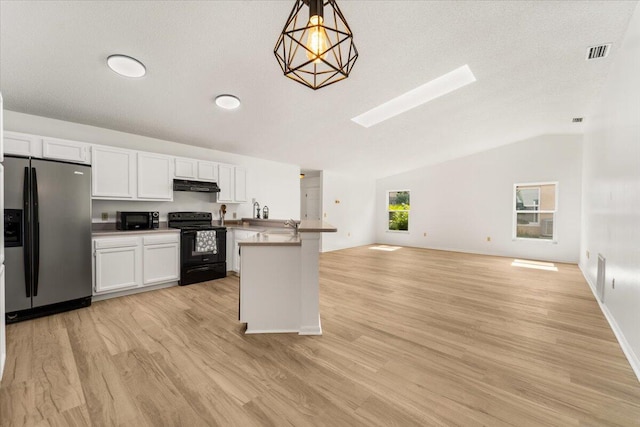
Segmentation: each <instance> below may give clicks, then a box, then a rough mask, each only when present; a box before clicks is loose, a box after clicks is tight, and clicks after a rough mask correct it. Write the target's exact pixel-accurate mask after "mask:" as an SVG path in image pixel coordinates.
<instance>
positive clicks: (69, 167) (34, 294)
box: [3, 157, 91, 322]
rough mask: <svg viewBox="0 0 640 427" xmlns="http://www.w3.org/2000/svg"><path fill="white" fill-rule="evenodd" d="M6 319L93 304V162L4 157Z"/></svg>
mask: <svg viewBox="0 0 640 427" xmlns="http://www.w3.org/2000/svg"><path fill="white" fill-rule="evenodd" d="M3 164H4V173H5V186H4V191H5V193H4V194H5V204H4V208H5V209H4V226H5V230H4V238H5V241H4V246H5V266H6V289H5V295H6V319H7V322H16V321H19V320H25V319H29V318H33V317H39V316H43V315H47V314H52V313H57V312H60V311H66V310H70V309H73V308H78V307H84V306H88V305H90V304H91V167H90V166H85V165H77V164H71V163H62V162H55V161H49V160H41V159H33V158H31V159H29V158H18V157H5V159H4V162H3Z"/></svg>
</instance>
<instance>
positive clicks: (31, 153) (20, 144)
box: [4, 132, 42, 158]
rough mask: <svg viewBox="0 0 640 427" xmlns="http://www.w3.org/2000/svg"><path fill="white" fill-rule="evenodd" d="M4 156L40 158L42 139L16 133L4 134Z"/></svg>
mask: <svg viewBox="0 0 640 427" xmlns="http://www.w3.org/2000/svg"><path fill="white" fill-rule="evenodd" d="M4 154H12V155H14V156H24V157H38V158H41V157H42V138H41V137H39V136H36V135H28V134H26V133H18V132H4Z"/></svg>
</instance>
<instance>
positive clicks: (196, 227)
mask: <svg viewBox="0 0 640 427" xmlns="http://www.w3.org/2000/svg"><path fill="white" fill-rule="evenodd" d="M211 220H212V215H211V212H169V227H171V228H179V229H180V282H179V283H180V285H190V284H192V283H200V282H206V281H208V280H215V279H220V278H223V277H226V276H227V229H226V227H221V226H218V225H213V224H212V222H211Z"/></svg>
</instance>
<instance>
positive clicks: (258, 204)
mask: <svg viewBox="0 0 640 427" xmlns="http://www.w3.org/2000/svg"><path fill="white" fill-rule="evenodd" d="M256 206H257V208H256V215H255V217H254V218H255V219H260V203H258V202H257V201H256V202H253V207H254V208H255V207H256Z"/></svg>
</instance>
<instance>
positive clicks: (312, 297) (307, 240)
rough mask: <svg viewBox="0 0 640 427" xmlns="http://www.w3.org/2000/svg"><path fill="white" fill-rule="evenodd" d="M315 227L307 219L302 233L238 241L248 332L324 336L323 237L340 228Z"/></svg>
mask: <svg viewBox="0 0 640 427" xmlns="http://www.w3.org/2000/svg"><path fill="white" fill-rule="evenodd" d="M305 223H306V224H305ZM305 225H306V228H305ZM312 225H314V227H310V226H309V224H308V222H306V221H303V222H302V224H301V226H300V228H299V234H294V233H291V234H290V235H287V234H275V235H274V234H272V235H269V233H260V234H258V235H257V236H254V237H252V238H250V239H247V240H244V241H241V242H239V246H240V313H239V319H240V322H243V323H246V324H247V329H246V331H245V333H247V334H259V333H297V334H299V335H322V326H321V322H320V292H319V269H318V268H319V259H320V236H321V234H320V233H321V232H331V231H336V229H335V228H334V227H332V226H329V225H327V224H312Z"/></svg>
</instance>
